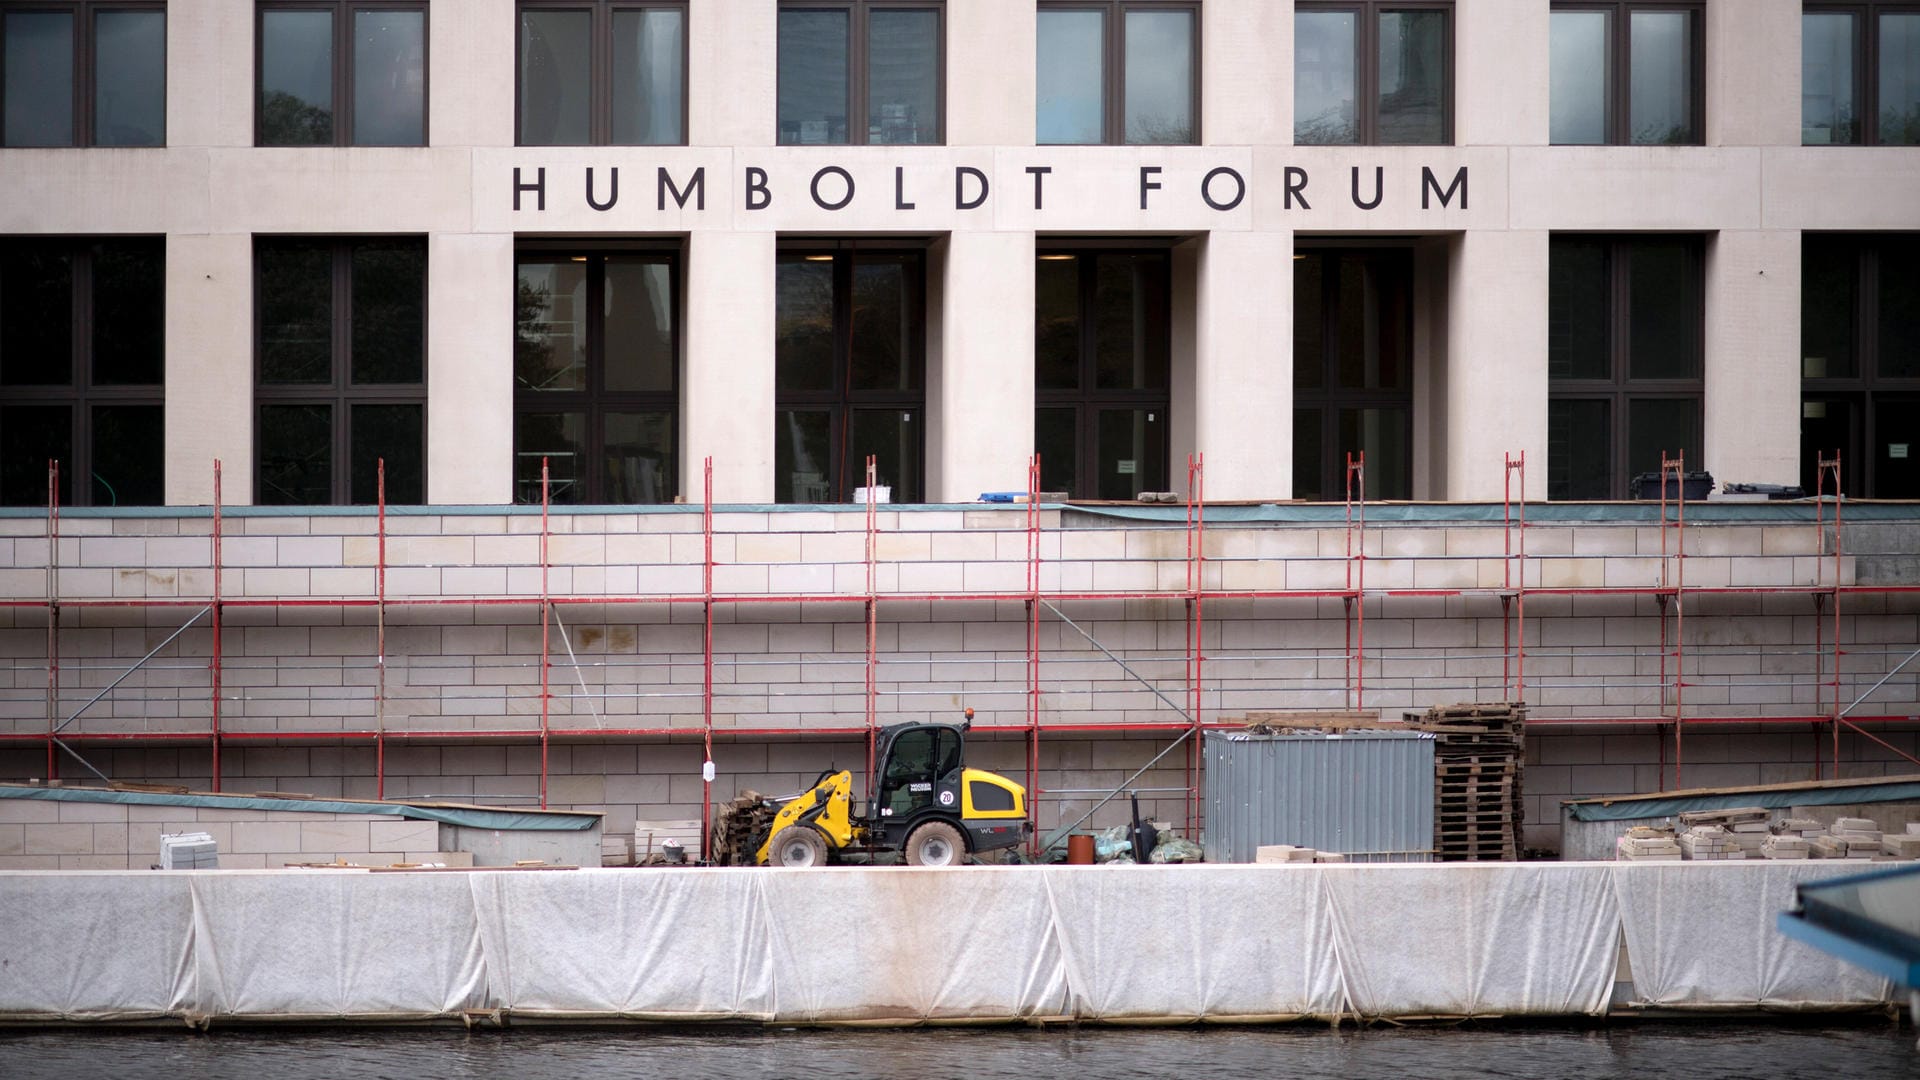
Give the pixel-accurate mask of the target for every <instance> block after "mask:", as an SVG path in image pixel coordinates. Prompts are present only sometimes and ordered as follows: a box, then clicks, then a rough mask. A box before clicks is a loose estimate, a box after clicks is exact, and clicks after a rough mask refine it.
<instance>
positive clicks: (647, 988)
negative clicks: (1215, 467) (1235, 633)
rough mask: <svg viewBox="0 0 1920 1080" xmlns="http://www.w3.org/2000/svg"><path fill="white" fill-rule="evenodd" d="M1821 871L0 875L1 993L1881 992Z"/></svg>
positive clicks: (1701, 1000)
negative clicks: (1855, 964) (1812, 910)
mask: <svg viewBox="0 0 1920 1080" xmlns="http://www.w3.org/2000/svg"><path fill="white" fill-rule="evenodd" d="M1849 869H1853V868H1851V867H1843V866H1833V867H1826V866H1821V865H1820V864H1817V863H1815V864H1799V865H1794V864H1777V863H1724V864H1683V865H1678V866H1676V865H1673V864H1606V863H1585V864H1573V863H1539V864H1480V865H1436V864H1395V865H1386V864H1372V865H1366V864H1361V865H1347V866H1338V865H1334V866H1315V865H1295V866H1244V865H1242V866H1195V867H1154V866H1142V867H1132V866H1129V867H1071V868H1068V867H1057V868H1045V869H1039V868H1031V867H998V868H996V867H967V868H955V869H945V870H909V869H899V868H888V869H826V870H699V869H688V870H664V869H649V870H579V871H549V872H533V873H529V872H518V873H516V872H496V873H488V872H475V873H465V874H455V873H446V874H363V873H355V872H350V871H308V872H302V871H197V872H181V873H152V872H112V871H103V872H84V871H71V872H17V873H10V874H0V910H5V911H6V912H7V913H8V915H9V920H10V923H9V933H8V934H7V935H5V936H4V938H0V1017H4V1018H5V1019H9V1020H14V1021H34V1020H52V1019H81V1020H139V1019H146V1018H152V1017H162V1016H181V1017H186V1018H190V1019H201V1018H206V1019H210V1020H212V1021H216V1022H226V1021H230V1020H268V1019H296V1018H297V1019H315V1020H320V1019H354V1018H382V1019H409V1018H422V1017H451V1016H457V1015H459V1014H461V1013H462V1012H465V1011H492V1010H503V1011H504V1012H505V1013H507V1014H508V1015H510V1016H513V1017H516V1018H519V1019H521V1020H522V1021H527V1020H538V1019H541V1018H549V1019H560V1018H572V1017H588V1018H606V1019H657V1020H728V1019H747V1020H761V1021H778V1022H782V1023H807V1022H881V1023H919V1022H927V1021H974V1022H992V1021H1008V1020H1019V1019H1026V1018H1038V1017H1047V1018H1053V1017H1073V1018H1078V1019H1082V1020H1095V1021H1105V1022H1114V1023H1155V1022H1161V1023H1164V1022H1170V1021H1171V1022H1180V1021H1195V1020H1207V1021H1250V1020H1280V1019H1287V1018H1293V1017H1308V1016H1311V1017H1338V1016H1363V1017H1411V1016H1491V1015H1582V1014H1585V1015H1597V1014H1602V1013H1604V1012H1605V1011H1606V1009H1607V1003H1608V1000H1609V994H1610V992H1611V991H1612V989H1613V982H1614V975H1615V967H1616V958H1617V942H1618V940H1619V936H1620V934H1621V933H1622V932H1623V930H1624V932H1625V935H1626V940H1627V942H1628V946H1629V949H1630V953H1631V956H1632V960H1633V972H1634V976H1635V979H1636V980H1637V987H1636V993H1635V995H1634V996H1635V998H1636V999H1637V1000H1639V1001H1641V1002H1644V1003H1649V1004H1654V1005H1660V1006H1678V1007H1701V1006H1709V1007H1711V1006H1722V1007H1736V1006H1743V1007H1749V1008H1751V1007H1754V1006H1756V1005H1761V1006H1767V1007H1796V1006H1798V1007H1815V1008H1824V1007H1833V1006H1839V1005H1862V1004H1868V1003H1873V1002H1880V1001H1885V1000H1888V993H1889V987H1888V986H1887V985H1886V984H1885V983H1884V982H1883V981H1881V980H1878V979H1875V978H1871V977H1867V976H1864V975H1859V974H1856V973H1853V972H1851V971H1850V970H1849V969H1847V968H1845V967H1844V966H1842V965H1840V964H1839V963H1838V962H1837V961H1833V960H1830V959H1828V958H1827V957H1825V956H1823V955H1821V954H1820V953H1818V952H1816V951H1815V950H1812V949H1810V948H1806V947H1803V946H1801V945H1798V944H1796V943H1793V942H1790V941H1788V940H1787V939H1786V938H1784V937H1782V936H1781V935H1780V934H1779V933H1778V932H1777V931H1776V930H1775V929H1774V926H1773V922H1774V916H1775V914H1777V913H1778V912H1779V911H1781V910H1783V909H1784V908H1785V907H1786V906H1787V905H1788V904H1789V903H1790V902H1791V899H1792V885H1793V883H1794V882H1795V881H1798V880H1804V879H1806V878H1808V877H1813V876H1826V875H1830V874H1833V873H1837V872H1846V871H1847V870H1849Z"/></svg>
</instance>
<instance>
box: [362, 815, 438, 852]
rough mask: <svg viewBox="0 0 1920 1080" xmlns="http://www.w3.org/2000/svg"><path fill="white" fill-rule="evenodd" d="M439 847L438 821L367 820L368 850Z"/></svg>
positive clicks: (409, 849)
mask: <svg viewBox="0 0 1920 1080" xmlns="http://www.w3.org/2000/svg"><path fill="white" fill-rule="evenodd" d="M439 847H440V825H439V823H438V822H433V821H412V820H408V819H405V818H396V819H391V820H386V821H374V822H369V823H368V825H367V848H368V850H370V851H374V852H407V851H434V850H438V849H439Z"/></svg>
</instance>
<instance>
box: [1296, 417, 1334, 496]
mask: <svg viewBox="0 0 1920 1080" xmlns="http://www.w3.org/2000/svg"><path fill="white" fill-rule="evenodd" d="M1322 419H1323V413H1322V412H1321V410H1319V409H1310V408H1309V409H1295V410H1293V497H1294V498H1296V499H1302V500H1305V501H1307V502H1325V501H1326V499H1327V491H1326V484H1325V481H1326V463H1325V461H1324V460H1323V455H1324V453H1325V451H1324V450H1323V449H1322V448H1321V437H1322V434H1323V433H1322V431H1321V423H1322Z"/></svg>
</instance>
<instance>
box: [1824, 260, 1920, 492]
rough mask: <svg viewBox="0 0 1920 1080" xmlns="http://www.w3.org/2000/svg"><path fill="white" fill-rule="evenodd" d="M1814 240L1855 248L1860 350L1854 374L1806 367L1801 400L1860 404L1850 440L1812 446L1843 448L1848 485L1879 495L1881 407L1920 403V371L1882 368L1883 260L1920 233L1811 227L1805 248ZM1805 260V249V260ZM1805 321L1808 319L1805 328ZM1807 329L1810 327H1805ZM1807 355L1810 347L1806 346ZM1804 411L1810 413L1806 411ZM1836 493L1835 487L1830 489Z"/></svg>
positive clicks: (1854, 316) (1855, 337) (1854, 325)
mask: <svg viewBox="0 0 1920 1080" xmlns="http://www.w3.org/2000/svg"><path fill="white" fill-rule="evenodd" d="M1808 242H1815V243H1831V244H1835V245H1840V246H1843V247H1844V248H1845V249H1850V253H1851V255H1852V257H1853V311H1852V312H1851V317H1850V320H1849V321H1850V325H1851V330H1852V342H1851V343H1852V345H1853V356H1854V374H1852V375H1845V376H1831V375H1829V376H1820V377H1817V378H1816V377H1811V376H1808V375H1806V374H1805V371H1804V369H1803V370H1802V374H1801V377H1800V402H1801V405H1802V408H1803V410H1804V407H1805V406H1806V405H1807V404H1808V403H1811V402H1824V403H1828V404H1833V403H1839V404H1843V405H1845V406H1847V407H1848V408H1849V409H1852V410H1856V412H1855V417H1854V421H1855V422H1853V423H1851V424H1849V425H1848V428H1849V438H1848V442H1849V445H1847V446H1842V447H1830V446H1829V447H1818V446H1817V447H1809V448H1807V449H1809V450H1812V451H1816V452H1818V453H1819V454H1821V455H1825V454H1826V453H1828V452H1829V451H1832V450H1839V451H1840V452H1841V458H1840V468H1841V477H1842V485H1843V490H1844V491H1845V492H1846V493H1847V494H1849V495H1852V496H1854V497H1855V498H1867V499H1872V498H1877V497H1880V496H1878V495H1877V493H1876V489H1877V487H1878V486H1879V485H1878V481H1879V479H1880V478H1879V477H1878V476H1877V475H1876V474H1877V473H1878V471H1879V462H1880V457H1879V455H1878V454H1876V453H1873V452H1871V449H1870V448H1872V447H1875V446H1878V445H1879V432H1878V431H1877V428H1878V422H1877V416H1878V411H1879V410H1878V408H1877V406H1878V405H1880V404H1882V403H1884V402H1886V401H1889V400H1891V401H1895V402H1911V403H1912V404H1913V406H1914V407H1915V408H1916V409H1920V376H1912V377H1907V378H1902V377H1899V376H1892V375H1882V374H1880V288H1879V286H1880V261H1881V253H1882V250H1883V249H1884V248H1886V247H1889V246H1891V245H1893V244H1896V243H1906V244H1911V245H1920V233H1872V234H1860V233H1809V234H1807V235H1806V236H1805V237H1804V238H1803V239H1802V241H1801V243H1802V251H1803V252H1804V250H1805V245H1806V244H1807V243H1808ZM1804 265H1805V257H1804V254H1803V256H1802V266H1803V267H1804ZM1805 280H1806V279H1805V275H1804V273H1803V274H1802V278H1801V282H1802V289H1803V291H1804V288H1805ZM1804 326H1805V322H1804V320H1803V321H1802V327H1803V328H1804ZM1803 333H1804V329H1803ZM1800 351H1801V353H1802V355H1803V357H1804V354H1805V352H1806V349H1805V348H1804V339H1803V347H1802V348H1801V350H1800ZM1803 416H1804V414H1803ZM1802 456H1803V458H1805V460H1803V461H1802V462H1801V466H1800V467H1801V473H1802V477H1803V486H1804V487H1805V488H1806V491H1807V493H1808V494H1809V495H1811V494H1812V493H1813V491H1814V481H1815V477H1814V472H1813V470H1814V468H1815V464H1816V463H1815V460H1814V459H1813V457H1812V456H1810V455H1807V454H1803V455H1802ZM1828 494H1832V492H1828Z"/></svg>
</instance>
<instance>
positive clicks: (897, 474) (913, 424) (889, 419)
mask: <svg viewBox="0 0 1920 1080" xmlns="http://www.w3.org/2000/svg"><path fill="white" fill-rule="evenodd" d="M849 422H850V423H851V425H852V430H850V431H849V432H848V433H847V490H846V492H845V493H844V494H843V495H842V498H845V499H849V500H850V499H852V498H853V490H854V489H855V488H857V487H860V486H861V485H863V484H865V483H866V482H867V456H868V455H872V456H873V457H874V458H875V459H876V460H875V461H874V471H875V474H876V475H877V476H878V477H879V483H881V484H883V485H885V486H887V487H890V488H892V489H893V490H892V491H891V492H889V493H888V497H889V498H891V499H892V500H893V501H894V502H897V503H917V502H919V501H920V499H921V495H920V472H921V466H920V448H921V446H922V444H923V442H924V439H923V438H922V429H923V428H925V427H926V425H925V424H923V423H921V421H920V410H919V409H900V408H880V409H854V410H853V411H852V412H851V413H850V414H849Z"/></svg>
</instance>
